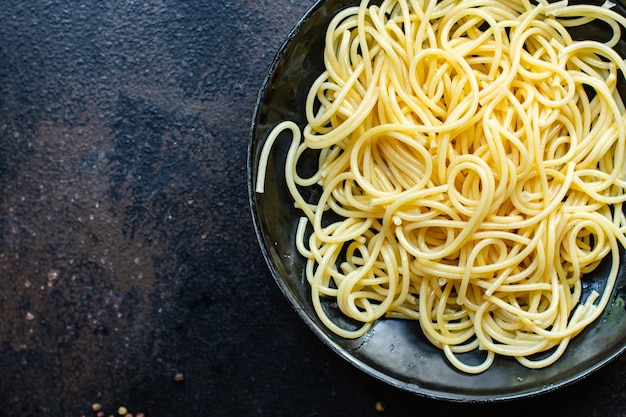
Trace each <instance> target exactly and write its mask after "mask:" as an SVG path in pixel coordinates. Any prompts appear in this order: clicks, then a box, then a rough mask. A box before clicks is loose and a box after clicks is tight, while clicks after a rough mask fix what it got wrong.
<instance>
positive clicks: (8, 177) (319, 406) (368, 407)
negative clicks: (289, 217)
mask: <svg viewBox="0 0 626 417" xmlns="http://www.w3.org/2000/svg"><path fill="white" fill-rule="evenodd" d="M312 3H313V1H312V0H307V1H301V2H297V1H295V0H276V1H267V0H263V1H258V0H254V1H244V0H235V1H223V2H219V1H213V2H209V1H206V2H185V1H173V0H165V1H151V0H148V1H138V0H125V1H111V2H101V1H97V0H80V1H76V2H64V1H51V0H42V1H23V0H19V1H18V0H6V1H3V2H2V4H1V5H0V236H1V240H0V415H1V416H75V417H78V416H81V415H85V416H95V415H96V412H94V411H92V404H93V403H99V404H101V405H102V411H103V412H104V413H105V414H106V415H107V416H108V415H110V414H116V413H117V410H118V407H120V406H124V407H126V408H127V409H128V411H129V412H131V413H134V414H137V413H139V412H143V413H144V415H145V416H149V417H153V416H155V417H156V416H339V417H340V416H350V417H353V416H354V417H356V416H378V415H386V416H390V417H391V416H419V415H423V416H431V417H434V416H451V415H463V416H484V417H488V416H500V415H506V416H508V417H516V416H548V415H550V416H552V415H554V412H553V411H549V409H552V407H558V408H559V409H560V410H561V411H560V412H559V413H558V415H576V416H612V417H614V416H626V357H624V356H622V357H620V358H618V359H617V360H615V361H614V362H612V363H611V364H610V365H608V366H607V367H605V368H603V369H601V370H600V371H598V372H596V373H594V374H592V375H591V376H589V377H588V378H585V379H584V380H582V381H579V382H577V383H576V384H573V385H571V386H568V387H566V388H564V389H561V390H559V391H557V392H553V393H550V394H547V395H543V396H540V397H537V398H533V399H528V400H523V401H512V402H506V403H498V404H491V405H489V404H482V405H480V404H454V403H446V402H438V401H433V400H427V399H423V398H418V397H415V396H412V395H409V394H406V393H403V392H398V391H396V390H394V389H392V388H390V387H387V386H386V385H384V384H383V383H381V382H379V381H377V380H374V379H372V378H370V377H369V376H366V375H364V374H363V373H361V372H360V371H358V370H356V369H355V368H353V367H352V366H351V365H349V364H348V363H346V362H345V361H343V360H342V359H340V358H339V357H338V356H336V355H335V354H334V353H333V352H331V350H330V349H329V348H328V347H326V346H325V345H324V344H323V343H322V342H321V341H320V340H318V339H317V338H316V337H315V336H314V335H313V334H312V333H311V332H310V331H309V329H308V328H307V327H306V326H305V324H304V323H303V322H301V320H300V319H299V317H298V316H297V315H296V314H295V312H294V311H293V310H292V308H291V307H290V306H289V304H288V302H287V301H286V300H285V299H284V298H283V296H282V294H281V293H280V291H279V289H278V287H277V286H276V285H275V283H274V281H273V280H272V278H271V276H270V274H269V272H268V270H267V268H266V266H265V264H264V261H263V258H262V256H261V252H260V250H259V249H258V246H257V242H256V239H255V235H254V230H253V227H252V221H251V216H250V213H249V206H248V200H247V184H246V148H247V144H248V131H249V124H250V121H251V119H252V113H253V108H254V104H255V100H256V97H257V93H258V90H259V88H260V86H261V83H262V81H263V78H264V76H265V73H266V71H267V69H268V67H269V65H270V63H271V61H272V59H273V57H274V54H275V53H276V52H277V50H278V48H279V46H280V44H281V43H282V41H283V39H284V38H285V36H286V35H287V33H288V32H289V31H290V30H291V28H292V27H293V25H294V24H295V23H296V22H297V20H298V19H299V17H300V16H301V15H302V14H303V13H304V12H305V10H306V9H307V8H308V7H309V6H310V5H311V4H312ZM177 374H180V375H179V376H182V380H181V378H176V375H177ZM379 401H382V402H384V403H385V404H386V411H385V412H384V413H380V412H379V411H377V410H376V408H375V404H376V403H377V402H379Z"/></svg>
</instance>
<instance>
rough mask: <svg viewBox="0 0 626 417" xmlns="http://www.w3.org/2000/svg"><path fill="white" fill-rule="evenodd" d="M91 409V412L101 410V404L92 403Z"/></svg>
mask: <svg viewBox="0 0 626 417" xmlns="http://www.w3.org/2000/svg"><path fill="white" fill-rule="evenodd" d="M91 409H92V410H93V411H100V410H102V404H100V403H93V404H91Z"/></svg>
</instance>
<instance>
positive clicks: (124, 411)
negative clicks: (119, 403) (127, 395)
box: [117, 407, 128, 416]
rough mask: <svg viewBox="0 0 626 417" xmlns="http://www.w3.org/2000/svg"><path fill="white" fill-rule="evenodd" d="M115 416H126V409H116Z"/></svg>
mask: <svg viewBox="0 0 626 417" xmlns="http://www.w3.org/2000/svg"><path fill="white" fill-rule="evenodd" d="M117 414H119V415H120V416H125V415H126V414H128V409H126V407H120V408H118V409H117Z"/></svg>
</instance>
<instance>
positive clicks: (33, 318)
mask: <svg viewBox="0 0 626 417" xmlns="http://www.w3.org/2000/svg"><path fill="white" fill-rule="evenodd" d="M26 320H27V321H33V320H35V316H34V315H33V313H31V312H30V311H29V312H27V313H26Z"/></svg>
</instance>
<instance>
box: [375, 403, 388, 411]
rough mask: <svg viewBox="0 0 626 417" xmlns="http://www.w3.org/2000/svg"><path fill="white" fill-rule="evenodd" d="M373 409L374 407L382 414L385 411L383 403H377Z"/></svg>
mask: <svg viewBox="0 0 626 417" xmlns="http://www.w3.org/2000/svg"><path fill="white" fill-rule="evenodd" d="M375 407H376V411H378V412H379V413H382V412H383V411H385V409H386V407H385V403H384V402H382V401H378V402H377V403H376V406H375Z"/></svg>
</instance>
